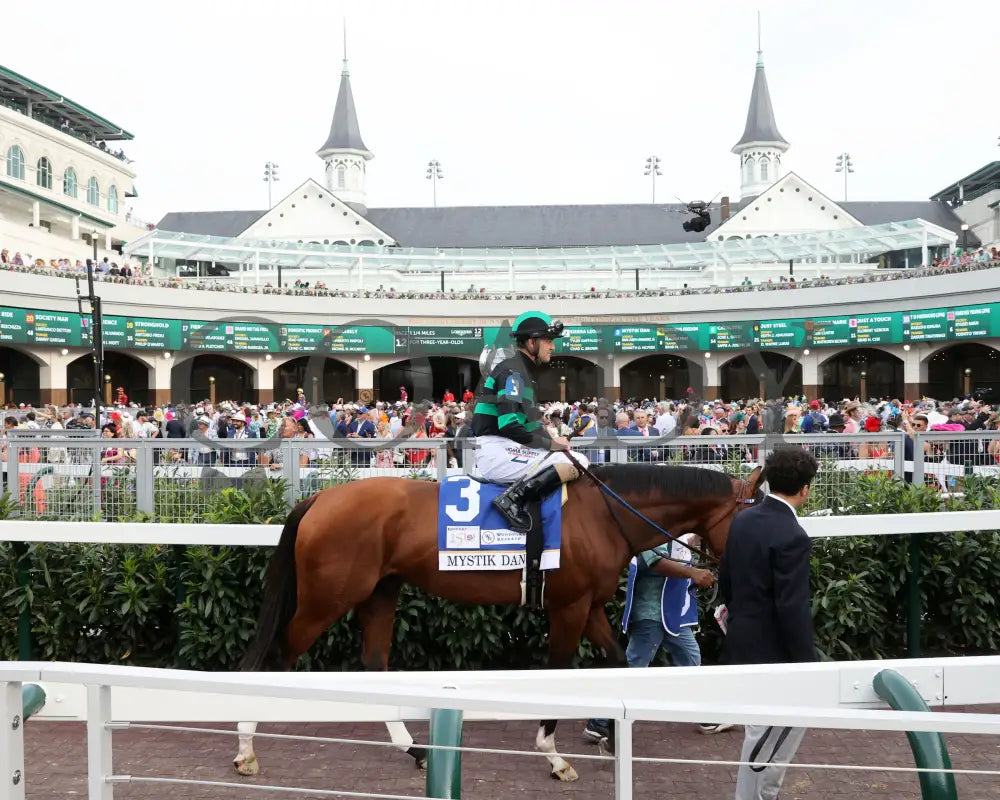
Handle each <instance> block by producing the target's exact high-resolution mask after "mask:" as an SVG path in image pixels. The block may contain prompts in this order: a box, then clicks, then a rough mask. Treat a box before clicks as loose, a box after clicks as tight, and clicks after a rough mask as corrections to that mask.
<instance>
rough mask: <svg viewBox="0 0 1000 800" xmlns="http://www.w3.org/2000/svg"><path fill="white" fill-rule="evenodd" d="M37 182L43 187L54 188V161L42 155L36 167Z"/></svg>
mask: <svg viewBox="0 0 1000 800" xmlns="http://www.w3.org/2000/svg"><path fill="white" fill-rule="evenodd" d="M35 182H36V183H38V185H39V186H41V187H42V188H43V189H51V188H52V163H51V162H50V161H49V160H48V159H47V158H46V157H45V156H42V157H41V158H40V159H38V164H37V166H36V167H35Z"/></svg>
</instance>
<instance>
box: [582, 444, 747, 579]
mask: <svg viewBox="0 0 1000 800" xmlns="http://www.w3.org/2000/svg"><path fill="white" fill-rule="evenodd" d="M564 452H565V454H566V456H567V457H568V458H569V460H570V461H571V462H572V463H573V465H574V466H575V467H576V468H577V469H578V470H580V472H581V473H583V474H584V475H586V476H587V477H588V478H590V480H592V481H593V482H594V484H595V485H596V486H597V488H598V489H599V490H600V492H601V497H602V498H603V499H604V504H605V505H606V506H607V508H608V513H609V514H610V515H611V519H612V520H613V521H614V523H615V526H616V527H617V528H618V532H619V533H620V534H621V537H622V538H623V539H624V540H625V544H627V545H628V548H629V551H630V552H635V551H637V550H638V548H637V547H636V546H635V544H634V543H633V542H632V540H631V539H630V538H629V536H628V534H627V533H626V532H625V526H624V525H622V522H621V520H620V519H619V518H618V514H617V513H616V512H615V509H614V506H612V505H611V499H612V498H613V499H615V500H617V501H618V503H619V504H620V505H621V506H623V507H624V508H626V509H628V510H629V511H631V512H632V514H634V515H635V516H636V517H638V518H639V519H640V520H642V521H643V522H645V523H646V524H647V525H649V527H651V528H653V530H655V531H657V532H658V533H661V534H663V536H665V537H666V538H667V539H668V540H669V541H671V542H677V543H678V544H681V545H683V546H684V547H686V548H687V549H688V550H691V551H693V552H695V553H697V554H698V555H699V556H701V557H702V558H704V559H706V562H707V563H708V564H709V565H710V566H718V564H719V562H720V561H721V555H716V554H715V553H712V552H711V551H709V550H706V549H705V548H704V547H701V546H695V545H693V544H689V543H687V542H684V541H682V540H681V539H680V538H679V537H677V536H674V535H673V534H671V533H669V532H667V531H666V530H664V529H663V528H662V527H661V526H660V525H657V524H656V523H655V522H654V521H653V520H651V519H650V518H649V517H647V516H646V515H645V514H643V513H642V512H641V511H639V509H637V508H635V506H633V505H632V504H631V503H629V502H628V501H627V500H625V499H624V498H623V497H622V496H621V495H619V494H618V493H617V492H616V491H615V490H614V489H612V488H611V487H610V486H608V485H607V484H606V483H605V482H604V481H602V480H601V479H600V478H598V477H597V476H596V475H595V474H594V473H593V471H592V470H591V469H590V468H589V467H585V466H584V465H583V464H582V463H580V461H579V460H578V459H577V458H576V457H575V456H574V455H573V452H572V451H571V450H566V451H564ZM752 492H753V488H752V487H751V485H750V484H749V483H747V481H746V480H745V479H742V478H741V479H740V490H739V492H737V494H736V497H735V499H734V500H733V503H734V504H735V509H731V508H729V507H728V505H727V506H726V508H724V510H723V513H722V514H720V515H719V516H718V517H716V518H715V519H714V520H713V521H712V522H711V523H710V524H708V525H706V526H705V531H706V533H707V532H708V531H710V530H712V529H713V528H714V527H715V526H716V525H718V524H719V523H720V522H722V520H724V519H725V518H726V517H727V516H735V515H736V514H738V513H739V512H740V510H741V509H742V508H744V507H746V506H750V505H753V504H754V503H755V502H756V500H755V499H754V497H753V496H752ZM666 558H667V560H668V561H677V562H678V563H681V564H687V563H688V562H687V561H685V560H683V559H679V558H671V557H666ZM703 563H705V562H703Z"/></svg>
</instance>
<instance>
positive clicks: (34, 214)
mask: <svg viewBox="0 0 1000 800" xmlns="http://www.w3.org/2000/svg"><path fill="white" fill-rule="evenodd" d="M41 224H42V204H41V203H39V202H38V201H37V200H35V201H34V202H33V203H32V204H31V225H32V227H35V228H38V227H41Z"/></svg>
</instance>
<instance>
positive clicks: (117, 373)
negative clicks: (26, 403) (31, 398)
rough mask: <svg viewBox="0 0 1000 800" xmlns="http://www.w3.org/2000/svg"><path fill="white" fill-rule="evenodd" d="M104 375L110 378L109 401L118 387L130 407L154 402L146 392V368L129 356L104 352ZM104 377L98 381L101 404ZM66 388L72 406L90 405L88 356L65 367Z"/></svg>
mask: <svg viewBox="0 0 1000 800" xmlns="http://www.w3.org/2000/svg"><path fill="white" fill-rule="evenodd" d="M104 374H105V375H110V376H111V399H112V400H114V399H115V397H117V392H118V387H119V386H121V387H122V389H123V390H124V391H125V394H127V395H128V401H129V402H130V403H139V404H140V405H145V404H146V403H151V402H153V392H152V391H151V390H150V388H149V367H147V366H146V365H145V364H143V363H142V362H141V361H139V359H137V358H133V357H132V356H130V355H128V353H120V352H118V351H117V350H106V351H105V352H104ZM104 383H105V381H104V377H103V376H102V377H101V389H100V398H101V402H102V403H103V402H104ZM66 387H67V394H68V395H69V397H68V399H69V402H71V403H83V404H84V405H89V404H90V402H91V400H92V399H93V397H94V359H93V356H91V355H90V353H87V354H86V355H82V356H80V357H79V358H77V359H75V360H73V361H71V362H70V363H69V365H68V366H67V367H66Z"/></svg>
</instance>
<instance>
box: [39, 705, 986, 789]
mask: <svg viewBox="0 0 1000 800" xmlns="http://www.w3.org/2000/svg"><path fill="white" fill-rule="evenodd" d="M969 710H972V709H969ZM975 710H976V711H984V710H989V711H994V712H1000V708H990V709H985V708H983V707H977V708H976V709H975ZM196 727H213V726H212V725H204V724H202V725H196ZM217 727H225V726H221V725H220V726H217ZM582 729H583V724H582V722H573V721H567V722H562V723H560V725H559V730H558V732H557V735H558V740H559V742H560V747H562V748H563V749H564V750H565V751H566V752H579V753H588V752H589V753H596V752H597V750H596V747H595V746H594V745H592V744H589V743H587V742H585V741H584V740H583V739H582V737H581V735H580V732H581V731H582ZM261 730H262V731H263V732H268V733H291V734H303V735H318V736H329V737H343V738H357V739H375V740H378V741H385V740H386V738H387V737H386V731H385V728H384V727H383V726H381V725H377V724H371V723H364V724H362V723H356V724H346V723H331V724H321V723H297V724H287V725H282V724H273V723H272V724H267V725H264V726H262V727H261ZM411 732H412V733H413V735H414V737H415V738H416V739H417V741H426V738H427V729H426V725H413V726H411ZM534 733H535V727H534V725H533V724H532V723H530V722H470V723H467V724H466V726H465V744H467V745H472V746H480V747H496V748H509V749H518V750H525V749H530V748H531V747H532V745H533V742H534ZM113 742H114V744H113V746H114V771H115V772H116V773H117V774H131V775H136V776H142V775H145V776H156V777H174V778H187V779H195V780H214V781H233V782H239V783H241V784H243V785H247V786H249V785H254V784H256V785H264V784H276V785H286V786H295V787H303V788H302V791H301V792H292V793H271V792H259V791H247V790H245V789H242V788H232V789H230V788H218V787H211V788H210V787H199V786H177V785H169V784H142V783H132V784H118V785H116V786H115V797H116V798H117V800H139V798H142V800H147V798H148V799H149V800H160V799H163V800H166V799H167V798H169V800H208V799H209V798H212V800H214V799H215V798H218V799H219V800H230V798H232V800H237V799H239V800H242V799H243V798H258V797H260V798H271V797H275V798H286V799H290V800H305V799H306V798H316V797H317V795H316V794H313V793H310V791H309V788H318V789H340V790H349V791H368V792H381V793H387V794H405V795H413V796H420V795H422V794H423V792H424V773H422V772H418V771H417V770H416V769H414V767H413V762H412V760H411V759H410V758H409V757H408V756H405V755H403V754H401V753H399V752H398V751H396V750H394V749H387V748H373V747H365V746H362V745H347V744H322V743H303V742H294V741H281V740H265V739H258V740H257V748H256V749H257V754H258V756H259V757H260V760H261V765H262V769H261V774H260V775H258V776H257V777H255V778H240V777H238V776H237V775H236V773H235V772H234V771H233V768H232V765H231V759H232V757H233V755H234V753H235V752H236V739H235V737H224V736H219V735H214V734H200V733H199V734H188V733H180V732H171V731H148V730H147V731H143V730H132V731H121V732H116V733H115V734H114V739H113ZM741 742H742V731H741V729H740V728H735V729H733V730H732V731H729V732H726V733H722V734H718V735H716V736H702V735H700V734H699V733H697V732H696V731H695V730H694V729H693V727H692V726H690V725H682V724H652V723H648V724H646V723H642V724H637V725H636V727H635V747H636V754H637V755H640V756H660V757H672V758H705V759H720V760H726V759H728V760H736V759H737V758H738V757H739V750H740V744H741ZM946 742H947V745H948V748H949V751H950V755H951V759H952V764H953V766H954V767H956V768H959V769H961V768H965V769H993V770H1000V737H990V736H960V735H954V736H947V737H946ZM25 752H26V770H25V771H26V778H27V796H28V797H29V798H31V799H32V800H54V799H55V798H63V797H75V798H81V797H86V795H87V742H86V729H85V726H84V725H83V724H82V723H75V722H46V721H38V720H31V721H29V722H28V724H27V726H26V729H25ZM796 760H797V761H799V762H803V763H805V762H811V763H840V764H844V763H854V764H875V765H880V766H903V767H905V766H913V760H912V757H911V755H910V749H909V745H908V743H907V740H906V736H905V735H904V734H902V733H900V734H894V733H875V732H863V731H857V732H855V731H833V730H811V731H809V732H808V733H807V734H806V737H805V741H804V742H803V744H802V747H801V748H800V750H799V753H798V756H797V758H796ZM573 766H574V767H575V768H576V770H577V771H578V772H579V773H580V780H579V781H577V782H576V783H569V784H567V783H559V782H557V781H553V780H552V779H550V778H549V777H548V770H547V763H546V762H545V760H544V759H543V758H541V757H540V756H518V755H489V754H465V756H464V759H463V775H462V789H463V791H462V795H463V797H464V798H473V799H474V800H510V798H528V797H531V798H534V797H543V796H550V797H561V798H581V800H582V798H586V800H605V799H606V798H612V797H613V795H614V765H613V763H611V762H595V761H588V760H582V759H580V760H576V761H575V762H573ZM735 779H736V768H735V767H714V766H708V765H692V764H681V765H663V764H636V767H635V784H634V786H635V797H637V798H640V800H667V799H668V798H674V797H676V798H685V799H686V800H716V799H717V798H727V797H732V792H733V786H734V783H735ZM958 787H959V797H960V798H961V800H986V799H987V798H990V800H993V798H996V797H1000V777H993V776H958ZM867 797H874V798H893V800H911V798H912V800H919V798H920V791H919V787H918V784H917V778H916V775H915V774H913V773H910V774H900V773H891V772H885V771H882V772H868V771H865V772H848V771H837V772H831V771H827V770H815V769H798V770H795V769H792V770H789V773H788V776H787V778H786V780H785V786H784V790H783V792H782V798H783V800H821V798H824V799H825V798H834V800H838V799H839V798H867Z"/></svg>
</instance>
